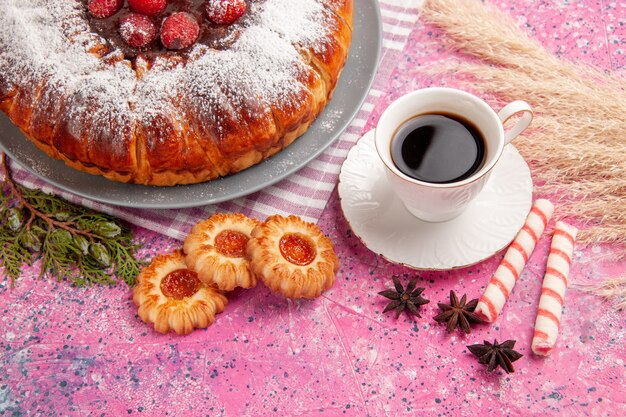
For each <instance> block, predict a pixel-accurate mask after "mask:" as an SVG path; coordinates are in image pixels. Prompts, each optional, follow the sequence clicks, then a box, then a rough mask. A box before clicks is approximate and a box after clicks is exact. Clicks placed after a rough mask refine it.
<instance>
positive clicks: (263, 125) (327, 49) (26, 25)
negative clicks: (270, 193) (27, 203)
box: [0, 0, 353, 185]
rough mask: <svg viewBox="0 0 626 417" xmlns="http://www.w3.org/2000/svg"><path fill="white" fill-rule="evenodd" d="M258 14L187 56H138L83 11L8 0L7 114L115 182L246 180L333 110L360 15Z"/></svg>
mask: <svg viewBox="0 0 626 417" xmlns="http://www.w3.org/2000/svg"><path fill="white" fill-rule="evenodd" d="M171 3H172V4H178V3H179V2H171ZM248 6H249V7H248V11H247V12H246V13H247V15H245V16H244V18H243V19H241V22H240V23H236V24H234V25H233V26H232V28H229V29H228V31H225V32H224V33H222V32H217V30H215V31H212V29H211V28H208V29H205V35H203V36H204V37H201V39H204V40H202V41H201V42H198V43H197V44H196V45H194V46H193V47H192V48H190V49H188V50H185V51H183V52H180V53H178V52H177V53H172V52H171V51H170V52H168V51H165V52H164V51H158V53H150V54H148V53H141V52H140V53H138V54H136V55H134V56H130V55H129V53H128V51H126V50H123V49H120V48H117V47H116V45H115V44H114V43H113V42H112V41H110V40H109V39H107V38H105V37H103V36H102V34H101V33H98V31H96V30H94V27H93V25H91V24H90V18H89V16H88V14H87V12H86V7H85V6H84V2H83V1H79V0H59V1H58V2H54V4H53V5H51V4H50V2H48V1H45V0H23V1H20V2H17V3H16V2H14V1H13V0H0V9H2V10H3V14H2V15H0V28H2V29H0V109H1V110H2V111H3V112H4V113H6V114H7V115H8V117H9V118H10V119H11V121H12V122H13V123H14V124H15V125H17V126H18V127H19V128H20V130H21V131H22V132H23V133H24V135H25V136H26V137H27V138H28V139H30V140H31V141H32V142H34V143H35V144H36V145H37V147H38V148H39V149H41V150H43V151H44V152H45V153H47V154H48V155H50V156H51V157H53V158H56V159H60V160H62V161H64V162H65V163H66V164H67V165H69V166H71V167H73V168H75V169H77V170H80V171H84V172H88V173H90V174H96V175H102V176H105V177H107V178H109V179H111V180H114V181H121V182H130V183H138V184H149V185H176V184H191V183H197V182H202V181H207V180H211V179H215V178H217V177H220V176H225V175H229V174H233V173H236V172H239V171H241V170H244V169H246V168H248V167H250V166H252V165H254V164H257V163H259V162H260V161H262V160H264V159H266V158H268V157H270V156H271V155H273V154H275V153H276V152H278V151H280V150H281V149H283V148H284V147H285V146H288V145H289V144H290V143H292V142H293V141H294V140H295V139H296V138H297V137H299V136H300V135H302V134H303V133H304V132H305V131H306V130H307V129H308V128H309V126H310V125H311V123H312V122H313V121H314V120H315V118H316V117H317V116H318V115H319V114H320V112H321V111H322V110H323V109H324V107H325V106H326V104H327V103H328V101H329V100H330V99H331V97H332V94H333V91H334V89H335V87H336V85H337V81H338V78H339V76H340V73H341V71H342V69H343V67H344V64H345V61H346V59H347V55H348V48H349V45H350V42H351V37H352V14H353V2H352V0H257V1H253V2H252V1H250V2H248ZM172 7H173V6H172ZM202 18H203V17H202V16H198V19H202ZM215 33H218V34H217V35H216V34H215ZM220 36H221V38H220ZM16 50H17V53H16V52H15V51H16Z"/></svg>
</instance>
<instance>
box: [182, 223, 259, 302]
mask: <svg viewBox="0 0 626 417" xmlns="http://www.w3.org/2000/svg"><path fill="white" fill-rule="evenodd" d="M258 225H259V221H258V220H255V219H251V218H248V217H246V216H244V215H243V214H241V213H231V214H223V213H218V214H215V215H213V216H211V217H210V218H209V219H207V220H204V221H202V222H199V223H197V224H196V225H195V226H194V227H193V228H192V229H191V233H189V235H188V236H187V238H186V239H185V243H184V246H183V248H184V251H185V262H186V264H187V267H188V268H189V269H191V270H193V271H196V272H197V273H198V278H199V279H200V280H201V281H202V282H204V283H205V284H213V285H215V286H217V287H218V288H219V289H220V290H224V291H232V290H233V289H235V288H236V287H242V288H252V287H254V286H255V285H256V283H257V280H256V277H255V276H254V274H253V273H252V271H251V270H250V264H249V263H248V260H247V259H246V258H245V248H246V243H247V242H248V240H249V239H250V234H251V232H252V229H254V228H255V227H256V226H258Z"/></svg>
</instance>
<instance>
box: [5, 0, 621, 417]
mask: <svg viewBox="0 0 626 417" xmlns="http://www.w3.org/2000/svg"><path fill="white" fill-rule="evenodd" d="M357 3H358V2H357ZM497 5H498V6H499V7H501V8H502V9H505V10H508V11H510V12H511V13H512V14H513V15H514V16H515V17H516V18H517V19H518V21H520V22H522V23H524V24H528V25H529V29H530V30H531V31H532V32H533V33H534V34H535V35H536V36H538V38H539V39H540V40H541V41H542V42H543V43H544V44H545V45H546V46H547V47H548V48H549V49H551V50H553V51H555V52H557V53H560V54H562V55H564V56H567V57H571V58H574V59H581V60H583V61H585V62H587V63H591V64H594V65H597V66H600V67H602V68H611V69H614V70H618V71H622V72H623V69H624V68H625V67H626V66H625V64H626V59H625V57H624V49H623V48H624V42H625V40H626V33H625V31H626V27H625V25H624V23H625V22H626V8H625V7H624V5H623V4H621V3H620V4H618V3H616V2H614V3H611V2H609V3H607V2H605V1H590V0H588V1H553V2H531V1H512V0H508V1H498V2H497ZM449 56H450V55H449V54H448V53H447V52H444V51H442V49H441V45H440V43H439V41H438V34H437V32H436V31H434V30H433V28H430V27H425V26H423V25H422V24H421V23H418V24H417V26H416V27H415V29H414V30H413V32H412V35H411V39H410V40H409V43H408V45H407V47H406V48H405V50H404V54H403V59H402V60H400V62H398V65H397V68H396V69H395V70H394V72H393V74H392V81H391V82H390V83H389V85H388V88H387V91H386V94H384V95H383V96H382V98H381V99H380V101H379V103H378V105H377V106H376V108H375V111H374V112H373V116H372V117H373V118H372V119H371V120H370V122H369V124H368V126H366V128H367V127H370V126H373V125H374V122H375V120H377V117H378V115H379V114H380V112H381V111H382V110H384V108H385V107H386V106H387V104H388V102H389V101H391V100H393V98H395V97H397V96H399V95H401V94H403V93H405V92H408V91H411V90H413V89H416V88H421V87H423V86H426V85H428V84H429V81H428V80H427V79H426V78H425V77H424V75H423V72H422V69H421V65H422V64H424V63H425V62H426V61H427V60H429V59H439V58H445V57H449ZM557 210H558V205H557ZM319 224H320V226H321V227H322V229H323V230H324V231H325V232H326V233H328V234H329V235H330V237H331V238H332V239H333V241H334V242H335V243H336V248H337V252H338V254H339V257H340V260H341V263H342V267H341V269H340V271H339V273H338V276H337V281H336V283H335V285H334V287H333V288H332V289H331V290H330V291H328V292H327V293H325V294H324V295H323V296H322V297H321V298H319V299H317V300H312V301H290V300H286V299H284V298H283V297H281V296H278V295H274V294H272V293H270V291H269V290H267V289H266V288H265V287H263V286H262V285H260V286H258V287H257V288H254V289H252V290H248V291H243V290H238V291H235V292H234V293H232V294H231V295H230V296H229V305H228V306H227V308H226V310H225V312H224V313H222V314H221V315H220V316H218V318H217V320H216V323H215V324H214V325H213V326H212V327H210V328H209V329H207V330H199V331H196V332H194V333H192V334H191V335H188V336H185V337H179V336H176V335H166V336H163V335H159V334H157V333H155V332H154V331H153V329H152V328H151V327H149V326H147V325H145V324H144V323H143V322H141V320H139V318H138V317H137V315H136V308H135V307H134V306H133V304H132V300H131V292H130V290H129V289H128V288H126V287H124V286H123V285H119V286H117V287H114V288H101V287H99V288H87V289H85V288H72V287H70V286H69V285H67V284H66V283H56V282H51V281H38V280H36V279H35V278H34V277H33V276H34V275H35V274H36V272H35V270H34V269H27V270H25V272H24V277H22V278H21V279H20V280H18V281H17V285H16V287H15V288H14V289H10V288H9V285H8V282H6V281H5V282H2V283H1V284H0V295H1V296H0V311H1V312H2V315H1V316H0V364H1V367H0V415H6V416H18V415H42V416H56V415H76V416H82V415H85V416H87V415H96V416H98V415H111V416H120V415H128V414H141V413H143V414H145V415H156V416H166V415H170V416H179V415H192V416H199V415H209V416H218V415H224V416H243V415H251V416H260V415H263V416H265V415H273V414H277V415H297V416H310V415H323V416H340V415H342V416H343V415H348V416H365V415H368V416H384V415H390V416H391V415H393V416H395V415H419V416H441V415H443V416H474V415H495V416H521V415H524V416H545V415H559V416H623V415H626V394H625V393H624V386H625V385H626V364H625V362H624V360H625V358H626V314H625V313H615V312H613V311H611V310H610V309H609V307H608V305H607V304H605V303H603V302H602V301H601V300H600V299H599V298H597V297H594V296H592V295H589V294H587V293H585V292H583V291H581V289H580V286H581V284H584V283H589V282H598V281H600V280H602V279H605V278H607V277H611V276H617V275H619V274H622V275H623V274H624V273H625V272H626V262H625V261H621V262H611V261H610V260H608V258H607V257H606V255H610V254H611V253H612V252H611V249H612V248H607V247H589V248H585V249H582V248H580V247H577V248H576V250H575V253H574V261H573V267H572V271H571V273H570V279H571V282H572V286H571V287H570V289H569V290H568V292H567V294H566V303H565V304H566V306H565V310H564V313H563V317H562V325H561V334H560V336H559V339H558V341H557V346H556V349H555V351H554V352H553V354H552V356H550V357H549V358H547V359H542V358H537V357H535V356H533V355H532V353H531V351H530V343H531V339H532V334H533V325H534V320H535V313H536V310H535V309H536V306H537V302H538V299H539V294H540V289H541V279H542V276H543V271H544V268H545V262H546V258H547V252H548V249H549V245H550V238H549V236H550V231H551V230H552V228H553V226H554V222H551V224H550V225H549V227H548V231H547V232H546V233H545V234H544V235H543V237H542V239H541V240H540V243H539V245H538V247H537V249H536V250H535V252H534V253H533V255H532V257H531V259H530V262H529V264H528V265H527V267H526V268H525V269H524V272H523V273H522V276H521V278H520V280H519V282H518V283H517V285H516V287H515V289H514V291H513V292H512V294H511V297H510V299H509V302H508V303H507V305H506V306H505V308H504V310H503V312H502V314H501V315H500V317H499V318H498V320H497V321H496V322H495V323H494V324H493V325H491V326H488V325H484V326H477V327H475V328H474V331H473V332H472V334H471V335H469V336H462V335H461V333H458V332H455V333H453V334H451V335H448V334H447V333H446V332H445V327H444V326H442V325H439V324H437V323H436V322H434V321H433V319H432V317H433V316H434V315H436V314H437V312H438V309H437V305H436V303H437V302H447V298H448V293H449V291H450V290H451V289H454V290H455V291H457V292H459V293H461V294H462V293H468V295H469V296H470V297H471V298H476V297H479V296H480V294H482V292H483V289H484V287H485V286H486V284H487V281H488V280H489V277H490V276H491V274H492V273H493V272H494V271H495V269H496V267H497V265H498V263H499V261H500V259H501V257H502V255H503V254H502V253H499V254H498V255H496V256H494V257H493V258H492V259H490V260H488V261H485V262H483V263H481V264H479V265H477V266H474V267H471V268H466V269H463V270H458V271H450V272H421V273H418V275H419V276H420V279H419V283H418V286H422V287H425V288H426V290H425V291H424V296H425V297H426V298H428V299H430V300H431V302H430V304H428V305H426V306H424V307H422V310H421V311H422V312H423V314H422V316H423V317H422V318H421V319H418V318H412V317H409V316H407V315H404V314H403V315H402V316H400V318H399V319H398V320H395V319H394V318H393V315H391V314H389V315H383V314H382V310H383V309H384V307H385V305H386V301H387V300H386V299H384V298H383V297H381V296H379V295H377V293H378V292H379V291H381V290H383V289H385V288H389V287H391V286H392V283H391V276H392V275H394V274H399V275H407V276H412V275H413V274H415V272H414V271H411V270H409V269H407V268H404V267H400V266H396V265H392V264H390V263H388V262H386V261H384V260H383V259H382V258H380V257H377V256H376V255H375V254H374V253H372V252H370V251H369V250H368V249H367V248H365V247H364V246H363V245H362V244H361V243H360V241H359V240H358V239H357V238H356V237H354V236H353V235H352V234H351V232H350V229H349V227H348V225H347V222H346V221H345V219H344V218H343V215H342V214H341V209H340V206H339V202H338V198H337V194H336V192H335V193H333V195H332V197H331V200H330V202H329V204H328V206H327V207H326V209H325V211H324V213H323V215H322V218H321V220H320V222H319ZM136 232H137V239H138V240H139V241H140V242H141V243H143V244H144V251H143V254H144V255H145V256H153V255H154V254H156V253H161V252H164V251H168V250H170V249H172V248H175V247H179V246H180V242H178V241H174V240H171V239H168V238H165V237H163V236H160V235H158V234H155V233H152V232H148V231H145V230H143V229H137V230H136ZM616 250H617V248H613V251H616ZM622 250H623V248H622ZM407 280H408V279H407ZM485 339H486V340H490V341H493V339H498V341H500V342H501V341H504V340H506V339H515V340H517V344H516V350H518V351H519V352H521V353H522V354H524V355H525V356H524V357H523V358H522V359H520V360H519V361H517V362H515V363H514V366H515V368H516V372H515V373H513V374H510V375H507V374H504V373H502V372H500V371H497V372H494V373H488V372H487V371H486V369H485V367H484V366H483V365H479V364H478V362H477V361H476V360H475V358H474V357H473V356H472V355H471V354H469V352H468V350H467V348H466V345H468V344H473V343H481V342H482V341H483V340H485Z"/></svg>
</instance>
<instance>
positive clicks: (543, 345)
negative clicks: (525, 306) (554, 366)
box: [531, 222, 578, 356]
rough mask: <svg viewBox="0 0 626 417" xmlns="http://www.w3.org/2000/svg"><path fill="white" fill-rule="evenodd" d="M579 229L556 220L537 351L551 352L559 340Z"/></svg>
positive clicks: (538, 322) (541, 303)
mask: <svg viewBox="0 0 626 417" xmlns="http://www.w3.org/2000/svg"><path fill="white" fill-rule="evenodd" d="M577 232H578V229H576V228H575V227H574V226H570V225H568V224H566V223H563V222H557V223H556V227H555V229H554V236H553V237H552V244H551V245H550V254H549V255H548V264H547V266H546V273H545V275H544V277H543V285H542V287H541V297H540V298H539V307H538V309H537V320H536V321H535V334H534V336H533V342H532V345H531V348H532V351H533V353H535V354H536V355H540V356H548V355H549V354H550V353H551V352H552V349H553V348H554V344H555V343H556V338H557V336H558V334H559V326H560V324H561V313H562V311H563V303H564V301H565V290H567V286H568V275H569V267H570V265H571V263H572V254H573V253H574V242H575V240H576V233H577Z"/></svg>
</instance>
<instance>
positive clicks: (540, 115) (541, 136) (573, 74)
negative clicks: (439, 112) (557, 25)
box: [422, 0, 626, 245]
mask: <svg viewBox="0 0 626 417" xmlns="http://www.w3.org/2000/svg"><path fill="white" fill-rule="evenodd" d="M422 17H423V19H425V20H426V21H428V22H430V23H432V24H434V25H436V26H438V27H439V28H440V29H441V30H442V31H443V33H444V34H445V35H446V38H445V40H446V42H448V43H449V45H450V46H451V47H453V48H454V49H457V50H459V51H462V52H463V53H465V54H468V55H470V56H472V57H474V58H477V61H478V62H477V63H470V64H468V63H465V64H457V65H455V66H454V68H451V67H447V68H446V70H447V71H450V72H454V73H456V74H457V75H462V76H463V77H465V79H466V82H467V81H469V82H471V86H472V87H473V88H474V89H477V90H478V91H479V92H482V93H485V94H496V95H497V96H498V97H499V98H501V99H502V100H503V101H512V100H515V99H519V98H522V99H524V100H526V101H528V102H529V103H530V104H531V105H532V106H533V108H534V109H535V112H536V114H535V120H534V121H533V128H532V129H531V130H529V131H528V133H527V134H526V135H525V136H522V137H520V138H518V139H516V140H515V146H516V147H517V148H518V149H519V150H520V152H521V153H522V155H524V157H525V158H526V160H527V161H528V162H529V164H530V166H531V168H532V171H533V177H534V179H535V183H536V187H537V191H538V192H540V193H546V194H551V195H555V196H557V198H558V199H559V201H558V211H559V213H560V215H561V216H563V217H572V218H575V219H576V220H578V221H579V222H582V223H583V226H584V229H583V230H582V231H581V233H580V234H579V237H580V240H581V241H582V242H585V243H592V242H601V243H617V244H621V245H623V244H625V243H626V136H625V135H624V132H625V129H626V99H625V98H624V97H625V96H624V93H625V90H624V86H625V85H626V82H625V81H626V80H624V79H623V78H620V77H617V76H611V75H608V74H605V73H603V72H601V71H598V70H596V69H593V68H590V67H587V66H583V65H575V64H572V63H567V62H563V61H560V60H559V59H557V58H556V57H555V56H553V55H552V54H551V53H549V52H548V51H546V50H545V49H544V48H543V47H542V46H541V45H540V44H539V43H538V42H537V41H536V40H534V39H531V38H530V37H528V36H527V35H526V34H525V33H524V32H523V31H522V30H520V29H519V28H518V27H517V25H516V23H515V22H514V21H513V20H512V18H511V17H510V16H508V15H506V14H504V13H502V12H500V11H498V10H497V9H496V8H494V7H489V6H485V5H483V4H482V3H481V2H480V1H478V0H426V2H425V5H424V9H423V15H422ZM440 69H441V68H439V70H440ZM468 77H469V78H468Z"/></svg>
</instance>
